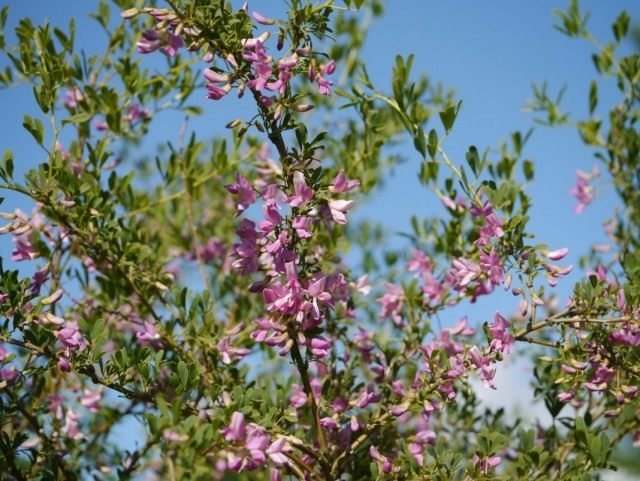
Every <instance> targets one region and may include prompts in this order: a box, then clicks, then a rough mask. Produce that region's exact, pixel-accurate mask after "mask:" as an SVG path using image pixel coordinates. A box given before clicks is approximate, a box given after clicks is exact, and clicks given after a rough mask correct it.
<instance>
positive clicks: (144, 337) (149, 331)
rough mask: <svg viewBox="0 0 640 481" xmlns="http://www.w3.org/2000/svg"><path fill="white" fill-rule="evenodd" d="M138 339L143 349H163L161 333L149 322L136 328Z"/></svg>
mask: <svg viewBox="0 0 640 481" xmlns="http://www.w3.org/2000/svg"><path fill="white" fill-rule="evenodd" d="M136 339H137V340H138V343H139V344H140V345H141V346H142V347H152V348H154V349H159V348H160V347H162V340H161V337H160V333H159V332H158V330H157V329H156V326H155V325H154V324H153V323H151V322H149V321H144V323H143V324H142V325H141V326H140V325H138V326H136Z"/></svg>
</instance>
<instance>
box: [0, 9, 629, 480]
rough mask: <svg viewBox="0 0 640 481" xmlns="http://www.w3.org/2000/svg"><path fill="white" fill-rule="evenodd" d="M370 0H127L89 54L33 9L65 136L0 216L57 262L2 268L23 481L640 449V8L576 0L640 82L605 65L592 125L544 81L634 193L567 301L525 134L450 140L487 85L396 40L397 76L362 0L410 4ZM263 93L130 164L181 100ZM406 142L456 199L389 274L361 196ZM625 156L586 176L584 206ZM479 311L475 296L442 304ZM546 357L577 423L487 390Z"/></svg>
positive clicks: (45, 133)
mask: <svg viewBox="0 0 640 481" xmlns="http://www.w3.org/2000/svg"><path fill="white" fill-rule="evenodd" d="M138 3H140V2H138ZM345 3H346V7H347V8H346V9H345V8H344V7H338V6H336V5H334V3H333V2H331V1H329V2H325V3H315V2H310V1H306V0H294V1H291V2H290V4H289V6H288V9H287V12H286V16H285V17H283V18H282V19H275V18H270V17H268V16H266V15H265V12H255V11H252V10H250V9H249V7H248V6H247V5H246V4H245V5H244V6H242V7H241V8H238V5H231V4H229V2H223V1H220V2H210V1H204V0H194V1H189V2H187V1H184V2H183V1H177V0H176V1H173V0H172V1H169V0H167V7H166V8H160V7H157V6H145V5H142V4H140V5H138V6H137V7H131V2H127V1H125V0H115V1H114V4H115V5H116V6H117V8H118V9H119V11H120V12H121V13H120V17H121V19H120V20H121V21H120V22H110V21H109V11H110V9H109V7H108V6H107V5H106V4H105V3H100V7H99V12H98V14H97V15H96V16H95V18H96V20H97V21H98V22H99V23H100V24H101V25H102V26H103V27H104V28H105V31H107V32H108V34H109V38H108V44H107V47H106V49H105V51H104V53H103V55H102V56H91V57H89V58H86V57H84V56H82V55H80V54H79V53H77V51H76V50H75V41H74V32H75V27H74V24H73V22H71V24H70V25H69V28H68V29H66V30H64V31H63V30H60V29H58V28H52V27H51V26H50V25H42V26H34V25H33V24H32V23H31V22H30V21H28V20H23V21H21V22H20V23H19V24H18V27H17V28H16V32H15V33H16V36H17V42H18V44H17V45H7V44H5V42H4V37H0V39H2V41H1V42H0V47H2V50H3V54H4V55H5V56H6V57H7V58H8V59H9V61H10V67H8V68H7V70H6V71H5V72H3V73H2V75H1V80H2V82H3V83H4V84H11V83H12V82H14V81H17V80H18V79H19V80H21V81H25V82H28V83H30V84H32V85H33V92H34V97H35V100H36V103H37V105H38V107H39V108H40V111H41V114H39V116H34V117H32V116H29V115H26V116H24V118H23V125H24V127H25V129H26V130H27V131H28V132H29V133H31V135H32V136H33V139H34V141H35V142H36V144H38V145H39V146H40V147H42V148H43V149H44V150H45V151H46V153H47V159H46V161H44V162H43V163H42V164H40V165H39V166H38V168H36V169H34V170H32V171H30V172H29V173H28V174H27V175H26V178H25V179H16V178H14V175H13V164H14V158H13V154H12V152H11V151H9V150H7V151H5V154H4V158H3V161H2V163H1V164H0V178H1V179H2V185H0V187H2V188H3V189H8V190H11V191H14V192H16V193H19V194H22V195H24V196H26V197H27V198H29V199H31V200H32V201H33V210H32V211H31V212H30V213H25V212H22V211H19V210H16V211H14V212H3V213H2V214H1V216H2V218H3V219H5V221H6V222H5V224H4V225H3V226H2V227H0V232H1V233H2V234H3V235H5V236H11V238H12V240H13V243H14V249H13V252H11V254H10V255H9V256H8V257H10V259H11V260H12V261H14V262H18V263H20V265H28V266H30V267H31V270H32V272H33V273H32V274H26V272H28V271H29V269H28V268H25V269H20V270H12V271H7V270H4V269H3V268H2V267H1V265H0V274H1V280H0V312H1V313H2V316H3V317H2V321H1V323H0V421H1V423H0V426H1V427H0V465H1V466H2V473H3V475H4V476H6V478H7V479H13V480H26V479H42V480H46V479H90V478H91V479H105V480H108V479H147V478H146V477H147V476H155V478H156V479H252V480H253V479H270V480H280V479H300V480H303V479H304V480H327V481H328V480H332V481H333V480H365V479H380V480H405V479H437V480H449V479H460V480H462V479H464V480H470V479H478V480H481V479H505V480H506V479H509V480H511V479H562V480H578V479H580V480H583V479H592V478H594V477H596V476H597V475H598V474H597V473H598V472H599V471H600V470H601V469H603V468H611V467H614V463H613V461H612V451H613V449H614V447H615V446H616V445H618V444H619V443H621V442H622V440H623V439H624V438H625V437H626V436H630V437H632V438H633V440H634V441H635V442H636V444H637V443H639V442H640V401H639V397H638V378H639V377H640V350H639V346H640V250H639V249H640V210H638V208H637V206H638V205H640V185H639V183H640V178H639V177H638V175H637V173H638V169H640V153H639V152H640V150H639V149H638V145H639V144H640V137H639V135H640V134H639V133H638V129H637V122H638V116H639V115H640V111H639V110H638V101H639V99H640V85H639V82H640V58H639V56H638V54H636V53H631V54H628V55H622V54H617V53H616V48H617V47H618V46H619V44H620V42H621V41H622V39H623V38H624V37H625V36H626V35H627V31H628V29H629V23H630V19H629V16H628V15H627V14H626V13H622V14H621V15H620V16H619V17H618V19H617V21H616V22H615V24H614V27H613V31H614V39H613V41H612V42H610V43H608V44H607V45H606V46H604V47H601V46H600V44H599V43H597V42H596V41H595V39H594V38H593V37H592V36H591V34H590V33H589V32H588V30H587V29H586V18H587V17H586V16H585V15H584V14H582V13H581V12H580V10H579V8H578V5H577V2H572V3H571V5H570V7H569V9H568V10H567V12H566V13H560V14H559V16H560V21H561V24H560V28H561V29H562V30H563V31H564V32H565V33H566V34H567V35H569V36H575V37H581V38H584V39H588V40H592V41H593V42H594V45H595V46H596V49H597V50H596V53H595V54H594V61H595V64H596V67H597V70H598V73H599V74H600V75H601V76H602V77H604V78H607V77H613V79H614V80H615V84H616V86H617V88H618V89H619V91H620V99H621V100H620V103H618V104H617V105H614V106H611V111H610V117H609V121H608V123H604V122H602V121H600V120H598V119H597V118H595V117H594V110H595V105H596V104H597V87H596V84H595V83H593V84H592V87H591V91H590V97H589V98H590V114H589V117H588V118H587V119H585V120H579V121H571V120H570V118H569V116H568V115H566V114H562V113H561V110H560V106H559V105H558V104H557V102H556V101H554V100H551V99H550V98H549V97H548V95H547V93H546V90H545V89H538V88H536V89H535V91H534V100H533V101H532V104H531V107H532V109H533V110H535V111H537V112H538V113H539V114H542V115H543V116H546V119H543V120H544V121H546V122H547V123H549V124H551V125H559V124H567V123H572V124H573V125H576V126H577V128H578V130H579V132H580V134H581V135H582V138H583V140H584V142H585V143H586V144H587V145H590V146H592V147H593V148H594V149H595V150H596V157H597V158H598V159H599V161H600V169H601V170H602V171H603V172H605V173H606V175H605V174H602V178H603V180H605V179H609V180H611V184H612V186H613V188H614V189H615V190H616V192H617V193H618V194H619V196H620V200H621V205H622V207H623V208H621V209H619V210H618V211H617V212H616V213H615V215H614V217H612V220H611V221H610V223H609V224H608V234H609V237H610V245H609V247H608V248H607V249H602V248H594V250H593V252H592V253H591V254H590V255H589V256H588V257H587V258H586V260H585V264H586V265H587V268H588V269H590V271H589V273H588V274H587V275H586V277H585V279H584V280H583V281H581V282H579V283H578V284H576V286H575V288H574V290H573V294H572V296H571V299H570V301H569V303H568V304H567V305H566V306H565V307H563V308H558V307H557V306H556V304H554V303H553V299H554V290H553V289H554V287H555V286H556V285H557V284H558V283H560V282H562V281H563V277H564V276H566V275H567V274H568V273H569V272H570V271H571V270H572V266H571V265H568V264H567V263H566V262H564V261H563V259H564V257H565V256H566V255H567V253H568V251H567V249H566V248H556V249H549V246H547V245H546V244H544V243H534V242H535V241H533V240H532V238H533V235H532V234H531V233H530V230H529V228H528V220H529V218H528V212H529V209H530V206H531V202H532V200H531V199H530V198H529V196H528V195H527V194H526V192H525V191H524V190H523V183H524V182H526V181H528V180H531V178H532V177H533V175H534V172H533V164H532V163H531V162H530V161H525V160H523V159H522V148H523V144H524V143H525V141H526V136H523V135H522V134H520V133H516V134H514V135H513V136H512V141H513V142H512V144H513V145H512V146H510V147H506V146H505V147H504V148H503V149H502V150H501V151H500V153H499V154H497V156H496V158H491V157H490V156H488V155H485V156H482V157H481V156H480V155H479V153H478V151H477V149H476V148H475V147H473V146H472V147H470V148H469V149H468V152H467V154H466V159H465V160H466V162H465V163H464V164H460V163H456V162H454V161H453V160H451V159H450V158H449V156H448V155H447V153H446V151H445V146H444V144H445V141H446V137H447V135H448V133H449V132H450V131H451V129H452V128H453V127H454V124H455V120H456V117H457V116H458V114H459V110H460V103H459V102H457V101H456V99H455V98H454V96H453V94H451V93H443V89H441V88H438V87H435V86H433V85H431V83H430V82H428V81H426V80H424V79H423V80H421V81H413V80H412V79H411V75H410V70H411V64H412V58H411V57H408V58H402V57H398V58H397V59H396V64H395V67H394V69H393V73H392V86H393V88H392V92H391V93H389V94H387V93H385V92H383V91H380V90H378V89H377V88H376V87H375V86H374V85H372V83H371V81H370V80H369V78H368V76H367V73H366V69H365V67H364V65H363V64H362V63H361V61H360V60H359V58H358V52H359V49H360V47H361V44H362V32H361V31H360V28H359V26H358V24H357V23H355V22H354V19H355V18H358V17H357V15H358V10H360V9H368V10H370V12H371V13H372V14H373V15H379V14H380V13H381V11H382V6H381V5H380V4H379V3H378V2H377V1H373V0H372V1H366V0H348V1H345ZM8 10H9V9H8V8H7V7H5V8H3V9H2V13H1V15H0V25H2V26H4V25H5V23H6V19H7V15H8ZM149 57H157V58H155V60H156V61H157V60H158V59H160V60H162V61H163V62H164V64H166V68H165V69H164V70H158V68H157V66H154V67H153V68H151V67H149V63H148V59H149ZM164 64H163V65H164ZM154 65H156V64H154ZM342 71H346V72H347V75H345V76H343V77H339V74H340V72H342ZM242 97H246V98H245V99H243V102H246V101H248V102H249V103H250V104H251V105H252V107H251V108H252V109H253V110H252V113H251V114H249V116H248V117H247V118H237V119H235V120H234V119H231V120H229V119H227V120H225V121H224V122H221V123H225V122H227V121H228V123H227V124H226V127H227V128H228V129H230V135H229V136H227V138H225V139H222V138H220V139H216V140H214V141H213V142H210V141H207V140H203V139H200V138H198V137H197V136H196V135H195V134H193V135H189V136H187V131H188V125H187V120H185V124H184V125H183V127H182V129H181V130H180V132H177V133H175V135H173V134H171V135H170V137H171V140H169V141H167V142H166V144H165V145H164V148H163V149H161V150H160V151H159V152H158V154H157V155H156V156H155V158H154V159H151V160H149V159H142V160H140V162H137V163H136V162H133V161H132V160H131V157H132V152H135V151H136V148H137V146H139V145H140V142H141V141H142V140H143V139H144V138H145V136H146V135H147V134H148V132H149V130H150V128H151V127H152V124H153V123H154V121H155V119H156V117H157V116H158V115H159V113H160V112H161V111H163V110H177V111H179V112H181V113H182V114H184V115H186V116H187V118H188V117H189V116H195V115H199V114H201V113H203V112H205V111H206V112H211V113H214V115H212V119H213V120H211V122H218V121H219V118H218V117H216V115H215V112H216V108H217V105H218V102H228V103H233V102H239V100H238V99H239V98H242ZM339 107H342V108H343V109H342V110H338V108H339ZM436 114H437V115H436ZM332 116H333V117H334V120H335V118H338V117H339V118H340V122H339V125H338V126H337V125H336V123H335V122H334V121H329V123H327V121H323V120H322V119H323V117H324V118H325V119H327V118H328V119H331V118H332ZM44 118H46V119H47V120H48V121H49V123H48V124H47V127H46V128H45V123H44V122H43V120H42V119H44ZM427 129H428V132H427ZM407 139H409V140H411V141H412V143H413V146H414V147H415V151H416V155H417V156H419V157H420V158H421V168H420V173H419V176H420V179H421V181H422V182H423V184H424V185H425V187H426V188H427V189H430V190H431V191H432V192H433V193H434V194H435V195H436V196H437V197H438V198H439V199H440V200H441V201H442V203H443V205H444V207H445V210H446V214H445V215H443V216H442V217H440V218H431V219H425V220H424V221H423V222H419V221H417V220H416V222H414V225H413V227H414V232H413V233H412V235H411V236H410V238H411V242H412V247H413V249H412V250H411V252H410V253H409V254H408V255H407V257H406V258H397V256H387V260H388V267H389V268H388V269H387V268H381V267H380V266H377V265H376V262H375V261H371V262H365V263H364V268H362V267H359V266H357V265H355V264H353V263H352V262H350V260H349V259H350V257H349V256H345V253H346V249H347V245H348V244H349V243H351V244H354V245H356V246H358V245H360V246H361V247H362V251H363V252H364V254H365V257H367V258H369V260H371V259H372V258H373V257H375V255H376V253H375V251H372V250H371V246H370V245H367V244H368V243H370V242H371V241H372V240H373V239H374V238H375V236H376V235H377V234H376V232H375V228H372V227H371V225H370V224H368V223H366V222H356V221H355V220H354V217H353V215H352V209H353V208H354V206H355V205H356V204H358V203H359V202H362V201H363V200H364V199H365V198H366V197H367V196H369V195H374V194H375V193H376V191H377V187H378V186H379V183H380V179H381V178H382V177H383V176H384V175H385V172H387V171H388V169H389V168H390V167H392V166H393V164H394V162H395V159H396V156H395V155H394V153H393V152H392V146H393V145H395V144H397V143H398V142H401V141H406V140H407ZM600 175H601V174H600V170H599V169H597V168H594V170H593V171H592V173H586V172H583V171H580V172H578V177H577V183H576V185H575V187H574V188H573V189H572V190H571V193H572V194H573V195H574V196H575V197H576V198H577V201H578V205H577V206H576V208H575V211H576V212H578V213H579V212H582V211H584V210H585V209H588V208H589V206H588V204H590V203H591V202H593V201H594V200H595V194H596V193H597V191H596V190H595V189H594V186H593V184H592V183H593V182H594V180H595V179H596V177H600ZM543 241H544V240H543ZM394 272H395V275H393V274H394ZM498 290H506V291H511V293H512V294H513V296H514V300H515V301H516V302H515V305H517V306H518V308H517V310H516V312H515V314H512V313H509V312H495V314H494V315H493V317H492V318H491V319H486V320H485V319H477V318H475V317H474V314H473V304H472V303H473V302H474V301H476V300H477V299H478V298H481V297H486V296H492V295H494V293H495V292H496V291H498ZM455 306H464V308H465V309H467V311H468V314H467V315H466V316H465V317H463V318H462V319H460V320H459V322H457V323H456V324H455V325H453V326H451V327H440V326H439V324H438V322H434V321H435V320H436V319H438V316H439V315H440V314H441V313H444V312H447V311H448V310H451V309H452V308H454V307H455ZM525 347H526V349H525ZM522 355H531V356H532V359H533V362H534V366H535V369H534V381H533V382H534V389H533V393H532V397H533V396H534V395H535V396H537V397H538V398H539V399H542V400H543V401H544V404H545V406H546V408H547V410H548V412H549V414H550V417H551V419H552V423H551V425H550V426H546V427H545V426H542V425H533V424H531V421H530V420H526V419H518V418H515V417H514V418H511V419H508V418H506V417H505V416H504V415H503V412H502V411H501V410H491V409H488V408H486V407H484V406H483V405H481V404H480V401H479V398H478V394H477V389H476V387H474V384H473V382H474V380H480V381H481V384H484V386H485V387H486V388H487V389H492V388H495V387H496V385H495V384H496V381H495V376H496V372H497V371H498V370H499V369H501V362H502V361H503V360H504V359H505V358H508V357H517V356H522ZM480 389H482V387H480ZM134 425H135V426H139V425H141V426H142V427H143V435H142V436H140V437H139V439H138V442H137V444H136V445H135V447H127V446H124V445H123V442H122V439H120V438H119V436H118V434H117V433H118V432H122V429H127V430H128V431H129V432H130V433H131V432H133V430H134V427H133V426H134Z"/></svg>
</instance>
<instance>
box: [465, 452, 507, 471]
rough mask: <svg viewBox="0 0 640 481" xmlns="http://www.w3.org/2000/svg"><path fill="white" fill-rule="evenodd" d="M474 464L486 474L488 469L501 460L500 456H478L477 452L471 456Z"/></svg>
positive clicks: (493, 467) (494, 466)
mask: <svg viewBox="0 0 640 481" xmlns="http://www.w3.org/2000/svg"><path fill="white" fill-rule="evenodd" d="M471 461H472V462H473V464H474V466H477V467H478V468H479V469H480V471H482V472H483V473H484V474H488V472H489V471H491V470H493V469H495V468H496V467H497V466H498V465H499V464H500V463H501V462H502V458H501V457H500V456H489V457H486V458H480V457H479V456H478V455H477V454H474V455H473V458H471Z"/></svg>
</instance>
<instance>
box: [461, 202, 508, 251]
mask: <svg viewBox="0 0 640 481" xmlns="http://www.w3.org/2000/svg"><path fill="white" fill-rule="evenodd" d="M469 211H470V212H471V215H473V216H474V217H482V218H483V220H484V225H483V226H482V227H481V228H480V229H479V234H480V237H479V238H478V239H477V240H476V242H475V243H476V244H478V245H479V246H483V245H486V244H487V243H489V241H490V240H491V238H493V237H502V236H503V235H504V230H503V229H502V221H501V220H500V218H499V217H498V216H497V214H496V213H495V212H494V210H493V206H492V205H491V202H489V201H486V202H485V203H484V204H483V205H482V207H478V206H477V205H472V206H471V208H470V209H469Z"/></svg>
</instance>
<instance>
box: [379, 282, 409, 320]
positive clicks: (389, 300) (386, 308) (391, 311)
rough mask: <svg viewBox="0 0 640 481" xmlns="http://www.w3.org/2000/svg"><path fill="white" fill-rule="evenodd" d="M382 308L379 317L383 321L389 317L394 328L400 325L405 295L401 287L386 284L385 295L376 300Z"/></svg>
mask: <svg viewBox="0 0 640 481" xmlns="http://www.w3.org/2000/svg"><path fill="white" fill-rule="evenodd" d="M378 302H379V303H380V305H381V306H382V310H381V312H380V317H381V318H383V319H385V318H388V317H390V318H391V319H392V320H393V323H394V324H395V325H396V326H401V325H402V316H401V313H402V308H403V307H404V302H405V295H404V290H403V289H402V286H399V285H397V284H387V285H386V286H385V293H384V295H383V296H382V297H379V298H378Z"/></svg>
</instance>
